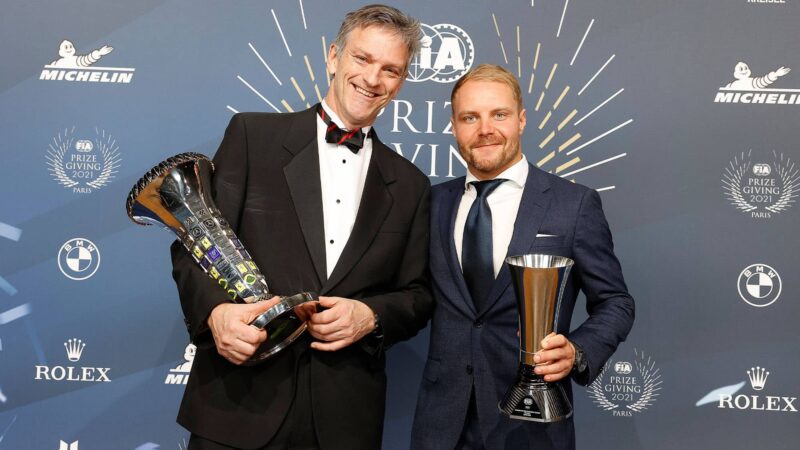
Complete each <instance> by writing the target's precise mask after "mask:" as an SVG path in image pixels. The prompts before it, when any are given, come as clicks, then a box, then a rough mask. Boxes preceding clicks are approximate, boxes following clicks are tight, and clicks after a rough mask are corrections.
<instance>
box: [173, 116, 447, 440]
mask: <svg viewBox="0 0 800 450" xmlns="http://www.w3.org/2000/svg"><path fill="white" fill-rule="evenodd" d="M316 120H317V119H316V115H315V112H314V109H313V108H312V109H308V110H305V111H302V112H299V113H291V114H268V113H243V114H236V115H234V116H233V118H232V119H231V122H230V124H229V125H228V128H227V130H226V132H225V137H224V139H223V141H222V144H221V145H220V148H219V150H218V151H217V154H216V156H215V157H214V166H215V174H214V179H213V183H212V184H213V189H214V191H215V192H214V193H213V194H214V198H215V201H216V204H217V206H218V207H219V209H220V211H221V212H222V214H223V215H224V216H225V217H226V219H227V220H228V221H229V222H230V224H231V227H232V228H233V230H234V231H235V232H236V234H237V235H238V237H239V238H240V240H241V241H242V243H243V244H244V245H245V247H246V248H247V249H248V251H249V252H250V254H251V255H252V257H253V260H254V261H255V263H256V264H257V265H258V266H259V268H260V269H261V271H262V272H263V273H264V275H265V276H266V279H267V283H268V284H269V286H270V289H271V290H272V291H273V292H276V293H279V294H284V295H288V294H293V293H297V292H300V291H315V292H319V293H320V294H321V295H327V296H341V297H346V298H352V299H358V300H360V301H362V302H364V303H365V304H367V305H368V306H369V307H370V308H372V309H373V310H374V311H375V312H376V313H378V315H379V316H380V318H381V326H382V330H383V334H384V339H383V342H382V345H381V346H380V347H379V348H377V349H375V348H374V347H369V346H366V345H362V343H356V344H354V345H351V346H349V347H347V348H344V349H342V350H339V351H336V352H320V351H315V350H311V349H309V348H308V345H309V343H310V342H311V340H312V339H313V338H311V337H310V335H308V333H306V334H305V335H304V336H303V337H301V338H300V339H298V340H297V341H296V342H295V343H294V344H292V345H291V346H290V347H289V348H287V349H286V350H284V351H282V352H281V353H280V354H278V355H277V356H274V357H273V358H271V359H269V360H267V361H266V362H263V363H261V364H258V365H256V366H251V367H242V366H235V365H233V364H231V363H229V362H228V361H227V360H225V359H223V358H222V357H221V356H219V355H218V354H217V351H216V348H215V347H214V343H213V338H212V336H211V333H210V332H209V330H208V327H207V324H206V319H207V318H208V315H209V314H210V312H211V310H212V309H213V308H214V307H215V306H217V305H218V304H220V303H222V302H224V301H226V300H225V299H226V296H225V293H224V292H223V291H222V289H221V288H220V287H219V286H218V285H217V284H216V282H214V281H213V280H211V279H210V278H209V277H208V276H207V275H206V274H205V273H203V271H202V269H200V268H199V267H198V266H197V265H196V264H195V262H194V261H193V260H192V258H191V257H190V256H189V254H188V252H186V250H185V249H184V248H182V247H181V246H180V244H179V243H178V242H177V241H176V243H175V244H173V246H172V258H173V277H174V278H175V282H176V283H177V286H178V292H179V294H180V300H181V306H182V308H183V312H184V317H185V320H186V324H187V328H188V330H189V334H190V336H191V338H192V340H193V342H194V343H195V344H196V345H197V346H198V350H197V355H196V356H195V359H194V365H193V368H192V373H191V376H190V378H189V382H188V384H187V386H186V391H185V394H184V397H183V402H182V403H181V408H180V412H179V414H178V422H179V423H180V424H181V425H183V426H184V427H186V428H187V429H189V430H190V431H191V432H193V433H195V434H198V435H200V436H203V437H205V438H208V439H212V440H215V441H218V442H221V443H224V444H227V445H231V446H235V447H241V448H257V447H259V446H263V445H265V444H266V443H267V442H268V441H269V440H270V439H271V438H272V437H273V436H274V434H275V432H276V431H277V429H278V427H279V426H280V424H281V422H282V420H283V418H284V417H285V415H286V413H287V411H288V409H289V406H290V404H291V401H292V398H293V394H294V389H295V386H294V384H295V375H296V367H297V359H298V358H299V356H300V354H301V353H302V352H304V351H307V352H310V370H311V399H312V405H313V414H314V421H315V425H316V430H317V437H318V439H319V442H320V445H321V446H322V448H323V449H365V450H366V449H369V450H374V449H377V448H380V445H381V434H382V431H383V419H384V403H385V393H386V375H385V372H384V367H385V359H384V352H383V349H384V348H386V347H387V346H389V345H391V344H393V343H395V342H398V341H402V340H405V339H408V338H410V337H412V336H414V335H415V334H416V333H417V332H418V331H419V330H420V329H421V328H422V327H424V326H425V324H426V322H427V320H428V318H429V317H430V314H431V312H432V308H433V300H432V297H431V295H430V291H429V288H428V280H427V264H428V234H429V207H430V182H429V181H428V179H427V177H425V175H424V174H422V173H421V172H420V171H419V170H418V169H417V168H416V167H415V166H414V165H413V164H411V163H410V162H409V161H408V160H406V159H404V158H403V157H401V156H400V155H398V154H397V153H395V152H393V151H392V150H390V149H389V148H388V147H386V146H385V145H384V144H382V143H381V142H380V141H378V139H377V137H374V138H373V153H372V158H371V160H370V163H369V168H368V171H367V177H366V180H365V184H364V191H363V194H362V197H361V203H360V206H359V209H358V215H357V218H356V221H355V224H354V227H353V231H352V234H351V235H350V239H349V240H348V242H347V244H346V246H345V248H344V250H343V252H342V254H341V257H340V258H339V261H338V263H337V265H336V267H335V268H334V269H333V272H332V273H331V276H330V278H328V277H327V276H326V274H327V271H326V267H325V264H326V262H325V243H324V227H323V213H322V194H321V187H320V174H319V155H318V146H317V128H316V127H317V125H316Z"/></svg>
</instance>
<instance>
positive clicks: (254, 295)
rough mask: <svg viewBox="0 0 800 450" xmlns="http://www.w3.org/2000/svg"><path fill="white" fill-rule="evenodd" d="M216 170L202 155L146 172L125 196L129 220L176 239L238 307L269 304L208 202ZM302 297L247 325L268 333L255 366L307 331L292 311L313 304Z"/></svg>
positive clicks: (312, 297) (263, 285) (263, 286)
mask: <svg viewBox="0 0 800 450" xmlns="http://www.w3.org/2000/svg"><path fill="white" fill-rule="evenodd" d="M213 170H214V166H213V164H212V163H211V161H210V160H209V159H208V158H206V157H205V156H204V155H201V154H198V153H181V154H180V155H176V156H173V157H171V158H169V159H167V160H166V161H163V162H162V163H160V164H158V165H157V166H155V167H153V168H152V169H150V171H148V172H147V173H146V174H145V175H144V176H143V177H142V178H141V179H140V180H139V181H138V182H137V183H136V185H135V186H134V187H133V189H131V192H130V194H128V201H127V203H126V208H127V210H128V217H130V218H131V220H133V221H134V222H135V223H137V224H139V225H162V226H165V227H166V228H167V229H169V230H171V231H172V232H174V233H175V234H176V235H178V239H179V240H180V241H181V243H182V244H183V245H184V247H186V250H188V251H189V253H190V254H191V255H192V257H193V258H194V260H195V261H197V263H198V264H199V265H200V267H202V268H203V270H204V271H205V272H206V273H207V274H208V276H210V277H211V278H213V279H215V280H217V282H218V283H219V285H220V286H221V287H222V288H223V289H224V291H225V292H227V294H228V296H229V297H230V299H231V300H232V301H234V302H237V303H243V302H247V303H253V302H260V301H264V300H268V299H270V298H272V297H273V296H275V294H273V293H271V292H270V290H269V287H268V286H267V282H266V281H265V279H264V275H263V274H262V273H261V271H259V269H258V267H257V266H256V264H255V263H254V262H253V259H252V258H251V257H250V254H249V253H248V252H247V250H246V249H245V248H244V246H243V245H242V243H241V242H240V241H239V239H238V238H237V237H236V234H234V232H233V230H231V227H230V225H228V222H227V221H226V220H225V218H224V217H222V214H221V213H220V211H219V210H218V209H217V207H216V206H215V205H214V201H213V200H212V199H211V176H212V173H213ZM316 300H317V296H316V294H314V293H310V292H301V293H299V294H295V295H292V296H289V297H282V298H281V300H280V302H279V303H278V304H277V305H275V306H273V307H272V308H270V309H269V310H267V311H266V312H264V313H263V314H261V315H260V316H258V317H257V318H256V319H255V320H253V322H251V323H250V325H252V326H254V327H256V328H258V329H266V331H267V340H266V341H265V342H264V343H263V344H262V345H261V346H260V347H259V349H258V350H257V351H256V354H255V355H253V357H252V358H251V359H250V363H255V362H258V361H261V360H264V359H267V358H269V357H270V356H272V355H274V354H276V353H278V352H279V351H280V350H281V349H283V348H285V347H286V346H288V345H289V344H291V343H292V342H293V341H294V340H295V339H297V337H298V336H300V335H301V334H302V333H303V332H304V331H305V329H306V323H305V322H304V321H303V320H301V319H299V318H298V317H297V315H296V314H295V313H294V308H295V307H296V306H298V305H301V304H303V303H306V302H310V301H316Z"/></svg>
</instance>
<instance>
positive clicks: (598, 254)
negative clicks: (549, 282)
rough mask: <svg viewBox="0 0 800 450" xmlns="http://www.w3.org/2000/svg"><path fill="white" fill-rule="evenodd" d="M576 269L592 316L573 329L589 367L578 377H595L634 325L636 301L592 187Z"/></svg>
mask: <svg viewBox="0 0 800 450" xmlns="http://www.w3.org/2000/svg"><path fill="white" fill-rule="evenodd" d="M574 257H575V269H574V270H575V271H576V274H575V275H576V276H577V278H578V281H579V283H580V286H581V289H582V290H583V292H584V294H585V295H586V311H587V312H588V313H589V318H588V319H586V321H585V322H583V323H582V324H581V325H580V326H579V327H578V328H577V329H576V330H574V331H573V332H571V333H570V336H569V339H570V340H571V341H573V342H574V343H576V344H577V345H579V346H580V347H581V348H582V349H583V351H584V353H585V355H586V359H587V360H588V370H587V372H584V373H583V374H582V375H583V376H579V377H577V378H576V379H575V381H576V382H577V383H579V384H581V385H587V384H589V383H591V382H592V381H593V380H594V379H595V378H596V377H597V375H598V374H599V373H600V370H602V368H603V366H604V365H605V363H606V361H608V359H609V358H610V357H611V355H612V354H613V353H614V351H615V350H616V349H617V346H618V345H619V344H620V343H621V342H622V341H624V340H625V338H626V337H627V335H628V332H629V331H630V330H631V327H632V326H633V319H634V303H633V298H632V297H631V296H630V294H629V293H628V288H627V286H626V285H625V280H624V279H623V276H622V268H621V267H620V264H619V260H617V257H616V255H614V243H613V241H612V238H611V231H610V230H609V227H608V222H607V221H606V218H605V215H604V214H603V206H602V204H601V201H600V195H599V194H598V193H597V191H595V190H594V189H590V190H588V191H587V192H586V193H585V194H584V196H583V199H582V201H581V207H580V212H579V214H578V219H577V222H576V225H575V244H574Z"/></svg>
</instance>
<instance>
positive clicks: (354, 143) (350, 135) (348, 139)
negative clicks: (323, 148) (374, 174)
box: [317, 104, 372, 154]
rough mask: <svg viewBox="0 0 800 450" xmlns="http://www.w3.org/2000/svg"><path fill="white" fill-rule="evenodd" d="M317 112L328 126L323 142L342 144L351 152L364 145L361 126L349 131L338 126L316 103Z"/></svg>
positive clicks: (356, 151) (356, 152)
mask: <svg viewBox="0 0 800 450" xmlns="http://www.w3.org/2000/svg"><path fill="white" fill-rule="evenodd" d="M317 114H319V117H320V118H321V119H322V121H323V122H325V125H327V126H328V128H326V129H325V142H327V143H329V144H336V145H344V146H346V147H347V148H349V149H350V151H351V152H353V153H355V154H358V151H359V150H361V147H363V146H364V132H363V131H361V128H356V129H354V130H350V131H346V130H343V129H341V128H339V127H338V126H336V124H335V123H333V121H332V120H331V118H330V116H329V115H328V114H327V113H326V112H325V109H324V108H323V107H322V104H317ZM370 131H372V130H370Z"/></svg>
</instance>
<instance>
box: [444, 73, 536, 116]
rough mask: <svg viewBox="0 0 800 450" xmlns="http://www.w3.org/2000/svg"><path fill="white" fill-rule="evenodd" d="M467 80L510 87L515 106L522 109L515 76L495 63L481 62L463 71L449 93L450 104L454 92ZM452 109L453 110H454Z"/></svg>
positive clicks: (454, 94) (452, 102)
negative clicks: (462, 74)
mask: <svg viewBox="0 0 800 450" xmlns="http://www.w3.org/2000/svg"><path fill="white" fill-rule="evenodd" d="M467 81H495V82H497V83H503V84H505V85H506V86H508V87H510V88H511V94H512V95H513V96H514V100H516V102H517V108H518V109H519V111H522V90H521V89H520V87H519V82H518V81H517V77H515V76H514V74H513V73H511V72H509V71H508V70H506V69H505V68H503V67H501V66H498V65H496V64H481V65H480V66H478V67H476V68H474V69H471V70H470V71H469V72H467V73H465V74H464V76H462V77H461V78H459V79H458V81H456V84H455V86H453V92H452V93H451V94H450V104H451V105H452V104H454V103H455V99H456V93H457V92H458V90H459V89H461V86H463V85H464V84H465V83H466V82H467ZM453 111H454V112H455V110H453Z"/></svg>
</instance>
